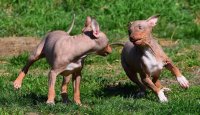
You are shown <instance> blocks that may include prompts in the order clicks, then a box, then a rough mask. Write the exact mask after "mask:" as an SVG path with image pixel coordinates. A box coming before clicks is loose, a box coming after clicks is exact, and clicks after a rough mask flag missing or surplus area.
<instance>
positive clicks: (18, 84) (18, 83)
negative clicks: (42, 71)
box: [13, 39, 45, 89]
mask: <svg viewBox="0 0 200 115" xmlns="http://www.w3.org/2000/svg"><path fill="white" fill-rule="evenodd" d="M44 42H45V39H43V40H42V41H41V43H40V44H39V45H38V46H37V48H36V50H35V51H34V52H33V53H32V54H31V55H30V57H29V59H28V61H27V63H26V65H25V66H24V67H23V69H22V70H21V72H20V73H19V75H18V77H17V79H16V80H15V81H14V83H13V85H14V88H15V89H19V88H20V87H21V84H22V80H23V79H24V77H25V75H26V74H27V72H28V69H29V67H30V66H31V65H32V64H33V63H34V62H35V61H37V60H39V59H40V58H42V57H43V53H42V50H43V47H44Z"/></svg>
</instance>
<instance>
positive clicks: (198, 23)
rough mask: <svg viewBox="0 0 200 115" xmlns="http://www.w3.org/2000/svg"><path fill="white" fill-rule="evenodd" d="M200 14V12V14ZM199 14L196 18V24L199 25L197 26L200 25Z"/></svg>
mask: <svg viewBox="0 0 200 115" xmlns="http://www.w3.org/2000/svg"><path fill="white" fill-rule="evenodd" d="M199 13H200V12H199ZM199 13H197V14H198V15H197V16H196V18H195V20H194V22H195V23H196V24H197V25H200V14H199Z"/></svg>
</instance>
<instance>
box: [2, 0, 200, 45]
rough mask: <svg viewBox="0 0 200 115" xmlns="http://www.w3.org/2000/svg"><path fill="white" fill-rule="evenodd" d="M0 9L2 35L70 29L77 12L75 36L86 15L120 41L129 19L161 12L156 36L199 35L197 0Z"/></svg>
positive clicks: (62, 0)
mask: <svg viewBox="0 0 200 115" xmlns="http://www.w3.org/2000/svg"><path fill="white" fill-rule="evenodd" d="M0 10H1V12H0V37H5V36H37V37H42V36H44V35H45V34H46V33H47V32H49V31H52V30H67V28H68V27H69V25H70V23H71V20H72V17H73V14H76V19H75V26H74V28H73V30H72V33H71V34H72V35H74V34H78V33H80V32H81V29H82V28H83V26H84V22H85V18H86V16H92V17H94V18H96V19H97V21H98V22H99V24H100V28H101V30H102V31H103V32H105V33H107V36H108V37H109V39H110V40H112V41H118V40H120V38H124V37H127V25H128V22H130V21H133V20H138V19H147V18H148V17H150V16H152V15H154V14H160V19H159V21H158V25H157V26H156V28H155V29H154V34H155V35H156V36H158V37H161V38H172V37H173V39H199V38H200V3H199V1H198V0H137V1H136V0H1V1H0Z"/></svg>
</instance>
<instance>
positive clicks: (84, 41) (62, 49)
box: [14, 17, 112, 105]
mask: <svg viewBox="0 0 200 115" xmlns="http://www.w3.org/2000/svg"><path fill="white" fill-rule="evenodd" d="M82 32H83V33H82V34H80V35H75V36H70V35H69V33H67V32H64V31H53V32H50V33H48V34H47V35H46V36H45V37H44V39H43V40H42V41H41V43H40V44H39V45H38V46H37V48H36V49H35V51H34V52H33V53H32V55H31V56H30V57H29V59H28V62H27V64H26V65H25V66H24V68H23V69H22V70H21V72H20V73H19V76H18V77H17V79H16V80H15V81H14V88H16V89H18V88H20V87H21V84H22V80H23V79H24V77H25V75H26V73H27V72H28V69H29V67H30V66H31V65H32V64H33V63H34V62H35V61H37V60H39V59H40V58H42V57H45V58H46V59H47V61H48V63H49V64H50V66H51V70H50V72H49V77H48V80H49V82H48V85H49V91H48V100H47V103H48V104H54V98H55V82H56V77H57V76H58V75H59V74H60V75H62V76H63V82H62V86H61V96H62V98H63V102H68V96H67V85H68V84H69V81H70V78H69V75H70V74H72V79H73V89H74V101H75V103H76V104H79V105H81V101H80V80H81V70H82V68H83V63H84V58H85V57H86V56H87V55H88V54H89V53H96V54H98V55H101V56H106V55H108V54H110V53H111V52H112V48H111V47H110V45H109V44H108V39H107V37H106V35H105V34H104V33H103V32H101V31H100V29H99V25H98V23H97V21H96V20H94V19H91V18H90V17H87V19H86V23H85V27H84V29H83V30H82Z"/></svg>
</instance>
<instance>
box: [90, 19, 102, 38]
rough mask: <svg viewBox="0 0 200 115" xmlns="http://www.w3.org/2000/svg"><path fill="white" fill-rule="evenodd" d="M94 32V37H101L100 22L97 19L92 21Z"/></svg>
mask: <svg viewBox="0 0 200 115" xmlns="http://www.w3.org/2000/svg"><path fill="white" fill-rule="evenodd" d="M91 26H92V31H93V35H94V36H95V37H96V38H98V37H99V32H100V29H99V24H98V22H97V21H96V20H95V19H92V25H91Z"/></svg>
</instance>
